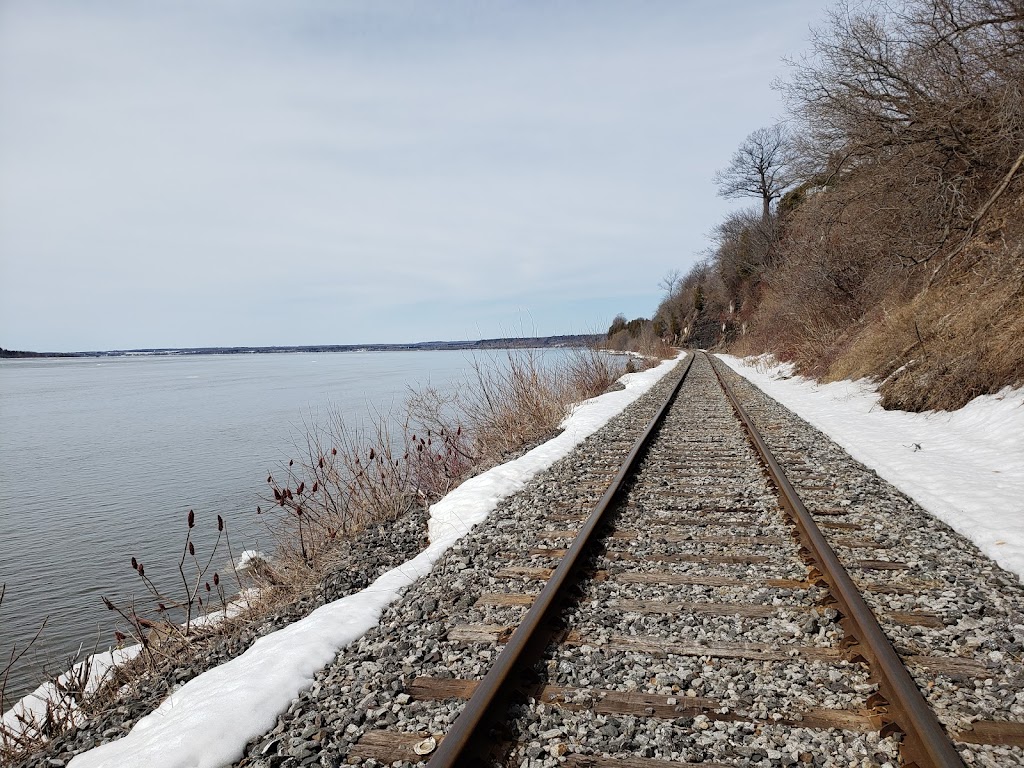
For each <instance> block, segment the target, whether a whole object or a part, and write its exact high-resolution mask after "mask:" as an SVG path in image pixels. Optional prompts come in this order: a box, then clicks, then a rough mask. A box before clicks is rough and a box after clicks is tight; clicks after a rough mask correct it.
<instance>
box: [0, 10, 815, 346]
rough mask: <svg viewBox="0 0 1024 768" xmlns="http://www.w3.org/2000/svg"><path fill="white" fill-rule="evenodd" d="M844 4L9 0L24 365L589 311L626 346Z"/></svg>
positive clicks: (8, 310)
mask: <svg viewBox="0 0 1024 768" xmlns="http://www.w3.org/2000/svg"><path fill="white" fill-rule="evenodd" d="M684 6H686V7H684ZM820 6H821V3H818V2H796V1H795V0H794V1H793V2H791V3H787V4H785V5H784V6H783V5H773V6H772V7H771V8H765V7H763V4H756V3H745V4H743V5H742V7H740V6H736V5H731V6H729V7H728V8H727V9H721V10H710V9H709V10H701V11H694V10H693V7H692V6H690V4H681V3H674V2H671V3H670V2H651V3H643V4H636V5H630V6H628V7H627V6H623V5H621V4H618V3H608V4H605V3H583V2H579V3H564V4H558V5H557V6H556V5H551V6H550V7H549V6H547V5H546V4H519V3H484V4H478V3H473V4H464V3H454V2H453V3H440V4H431V5H430V6H424V5H422V4H411V3H409V4H404V3H395V4H392V3H386V4H381V3H339V4H335V3H325V2H304V3H291V4H280V3H260V2H255V3H245V4H237V3H229V2H224V3H212V4H211V3H191V4H190V3H185V4H174V5H173V6H157V5H151V4H138V3H114V2H108V3H85V2H40V1H38V0H33V1H32V2H29V0H22V1H21V2H18V1H17V0H15V1H14V2H8V3H7V4H5V6H4V8H3V10H2V11H0V14H2V16H0V30H2V31H0V167H2V169H3V174H2V176H0V278H2V279H0V330H2V333H0V344H3V346H6V347H13V348H30V349H82V348H104V347H133V346H163V345H168V346H177V345H206V344H277V343H296V344H301V343H307V342H308V343H323V342H331V341H333V342H337V343H345V342H370V341H414V340H419V339H422V338H445V337H452V338H465V337H467V336H472V335H477V334H482V335H500V331H501V328H502V327H506V328H507V327H509V326H514V325H516V323H517V322H518V319H519V318H518V317H517V313H518V314H521V313H522V312H524V311H525V312H527V313H530V312H534V310H536V311H535V312H534V314H535V315H536V316H538V317H540V318H541V319H540V320H538V321H537V329H536V331H537V332H538V333H561V332H565V331H566V330H567V329H569V328H571V327H578V325H577V323H578V320H579V318H578V317H575V316H574V315H573V314H572V312H573V311H574V308H575V311H579V308H580V307H581V306H583V305H586V306H587V307H588V310H587V311H589V312H591V313H593V314H599V310H598V309H596V308H595V307H593V306H592V305H591V304H590V298H591V297H602V300H603V301H604V302H605V303H604V304H603V305H602V306H603V307H604V313H605V315H606V321H605V322H607V320H610V318H611V316H612V315H614V314H615V313H616V312H617V311H620V309H623V310H624V309H627V307H625V306H623V305H628V306H630V307H641V308H643V307H646V309H640V310H637V311H649V309H650V308H651V307H652V306H653V304H654V302H655V300H656V293H657V281H658V279H659V278H660V276H661V275H662V274H664V273H665V272H666V271H667V270H668V269H670V268H673V267H684V266H685V265H686V264H687V263H689V262H690V261H692V260H693V258H695V255H696V254H697V253H698V252H699V251H700V250H701V249H702V248H703V247H704V246H705V242H704V233H705V232H707V231H708V230H709V229H710V226H711V225H712V224H713V223H714V221H715V220H716V219H717V218H718V217H719V216H720V215H721V214H722V212H723V211H725V210H726V205H725V203H724V202H723V201H720V200H718V199H716V198H715V196H714V188H713V186H712V184H711V175H712V173H713V171H714V170H715V168H717V167H718V166H720V165H721V164H722V163H723V162H724V160H725V159H727V158H728V156H729V155H730V153H731V152H732V150H733V148H734V146H735V144H736V143H737V142H738V141H739V140H741V139H742V137H743V136H745V135H746V134H747V133H748V132H749V131H750V130H751V129H752V128H755V127H757V126H758V125H760V124H762V123H767V122H770V121H771V120H772V119H773V117H774V116H775V113H776V112H777V111H778V108H779V106H778V103H777V100H776V97H775V95H774V94H773V93H772V92H771V91H770V90H769V88H768V83H769V81H770V79H771V78H772V77H773V76H774V75H776V74H779V73H781V71H782V65H781V63H780V61H779V59H780V57H781V56H782V55H783V54H786V53H795V52H796V51H798V50H799V48H800V46H801V45H802V41H803V40H804V39H805V38H806V30H807V25H808V24H809V23H811V22H813V21H814V20H815V18H816V16H817V15H818V14H819V13H820ZM26 286H29V287H31V290H26V289H25V287H26ZM552 297H556V298H557V297H560V298H561V300H562V301H561V304H562V306H564V308H565V309H564V311H561V312H559V311H557V309H554V308H553V298H552ZM554 303H557V302H554ZM403 307H410V308H413V307H415V308H416V315H415V318H413V317H412V316H411V315H410V314H409V313H407V312H405V311H403ZM488 307H490V308H491V309H488ZM512 307H515V308H516V309H515V310H512V309H511V308H512ZM495 308H499V310H498V311H495ZM503 313H504V314H503Z"/></svg>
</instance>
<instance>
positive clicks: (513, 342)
mask: <svg viewBox="0 0 1024 768" xmlns="http://www.w3.org/2000/svg"><path fill="white" fill-rule="evenodd" d="M603 339H604V336H603V335H602V334H573V335H566V336H518V337H508V338H500V339H477V340H476V341H420V342H415V343H411V344H314V345H308V346H298V345H296V346H273V347H165V348H159V349H114V350H104V351H92V352H24V351H17V350H11V349H4V348H3V347H0V358H29V357H133V356H142V355H167V356H170V355H254V354H274V353H282V352H402V351H416V352H422V351H425V350H460V349H466V350H474V349H545V348H548V347H552V348H554V347H590V346H593V345H594V344H596V343H597V342H598V341H601V340H603Z"/></svg>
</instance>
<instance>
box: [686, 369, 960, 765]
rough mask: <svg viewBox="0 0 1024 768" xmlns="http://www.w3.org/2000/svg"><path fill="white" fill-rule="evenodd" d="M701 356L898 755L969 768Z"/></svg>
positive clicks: (743, 413) (727, 391)
mask: <svg viewBox="0 0 1024 768" xmlns="http://www.w3.org/2000/svg"><path fill="white" fill-rule="evenodd" d="M703 354H704V355H705V357H706V358H707V360H708V364H709V365H711V369H712V370H713V371H714V372H715V376H716V377H717V378H718V381H719V383H720V384H721V386H722V389H723V390H724V391H725V394H726V396H727V397H728V398H729V401H730V402H731V403H732V406H733V408H734V409H735V411H736V414H737V416H738V417H739V420H740V422H741V423H742V424H743V427H744V429H745V430H746V431H747V434H748V435H749V436H750V441H751V443H753V445H754V448H755V449H756V450H757V453H758V454H759V455H760V456H761V460H762V461H763V462H764V465H765V467H766V469H767V471H768V474H769V475H770V476H771V479H772V481H773V482H774V483H775V485H776V487H777V488H778V490H779V497H780V500H781V501H782V505H783V507H784V508H785V509H786V511H787V512H788V513H789V514H790V517H791V518H792V519H793V522H794V523H795V524H796V527H797V530H798V532H799V534H800V539H801V542H802V543H803V546H804V547H805V548H806V550H807V551H808V552H809V553H810V555H811V557H812V558H813V560H814V563H815V565H816V567H817V569H818V571H819V573H820V574H821V576H822V578H824V580H825V581H826V582H827V583H828V585H829V590H830V592H831V594H832V597H833V598H834V599H835V600H836V602H837V604H838V608H839V611H840V613H841V614H842V616H843V617H844V620H843V622H842V624H843V628H844V630H845V631H846V632H847V637H850V636H851V635H852V638H853V640H854V641H855V642H856V643H857V644H858V647H857V651H859V652H860V654H861V655H862V656H863V657H864V659H865V661H866V662H867V663H868V664H869V666H870V668H871V670H872V671H873V672H874V674H875V676H876V677H877V679H878V683H879V690H880V693H881V695H882V699H881V701H879V702H878V705H877V706H879V707H880V709H881V711H882V715H883V719H884V720H885V721H888V723H889V724H891V725H894V726H895V727H896V729H898V730H899V731H900V732H902V733H903V743H902V744H901V745H900V752H901V755H902V757H903V760H904V766H905V768H915V767H916V768H965V766H964V762H963V760H962V759H961V757H960V755H959V754H958V753H957V751H956V747H955V746H954V745H953V743H952V741H951V740H950V738H949V736H948V735H947V734H946V732H945V730H944V729H943V727H942V724H941V723H940V722H939V720H938V718H937V717H936V716H935V712H934V711H933V710H932V708H931V707H929V706H928V702H926V701H925V699H924V696H922V695H921V690H920V689H919V688H918V687H917V684H916V683H915V682H914V679H913V678H912V677H911V676H910V672H908V671H907V668H906V666H905V665H904V664H903V662H902V661H901V660H900V657H899V655H898V654H897V653H896V649H895V648H893V646H892V643H891V642H890V640H889V638H888V637H887V636H886V634H885V632H884V631H883V630H882V627H881V626H880V625H879V624H878V619H877V618H875V614H874V613H873V612H872V611H871V609H870V608H869V607H868V605H867V603H866V602H865V601H864V597H863V596H862V595H861V593H860V590H858V589H857V586H856V585H855V584H854V583H853V579H851V578H850V574H849V573H848V572H847V571H846V568H845V567H843V564H842V563H841V562H840V560H839V557H838V556H837V555H836V553H835V551H834V550H833V549H832V547H831V545H830V544H829V543H828V541H826V539H825V536H824V535H823V534H822V532H821V529H820V528H818V524H817V523H816V522H815V521H814V518H813V517H812V515H811V513H810V512H809V511H808V510H807V507H805V506H804V504H803V502H802V501H801V500H800V497H799V496H798V495H797V492H796V489H795V488H794V487H793V485H792V484H791V483H790V482H789V480H788V479H787V478H786V475H785V473H784V472H783V471H782V467H780V466H779V463H778V461H776V460H775V457H774V456H773V455H772V452H771V451H770V450H769V448H768V445H767V443H765V441H764V438H763V437H761V433H760V432H758V430H757V428H756V427H755V426H754V423H753V421H752V420H751V418H750V416H748V415H747V412H746V410H745V409H744V408H743V406H742V405H740V402H739V400H738V399H737V398H736V396H735V394H734V393H733V391H732V388H731V387H730V386H729V384H728V382H726V381H725V378H724V377H723V376H722V375H721V373H719V371H718V369H717V368H716V367H715V364H714V363H713V362H712V361H711V356H710V355H708V354H707V353H706V352H704V353H703ZM883 732H885V729H883Z"/></svg>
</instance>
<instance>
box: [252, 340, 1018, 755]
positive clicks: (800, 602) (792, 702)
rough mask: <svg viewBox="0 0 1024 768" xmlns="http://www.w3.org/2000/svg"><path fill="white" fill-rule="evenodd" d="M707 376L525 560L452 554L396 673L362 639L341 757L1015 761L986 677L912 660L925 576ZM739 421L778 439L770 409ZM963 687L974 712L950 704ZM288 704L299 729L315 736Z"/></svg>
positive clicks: (613, 447) (265, 745)
mask: <svg viewBox="0 0 1024 768" xmlns="http://www.w3.org/2000/svg"><path fill="white" fill-rule="evenodd" d="M719 366H721V364H720V363H718V364H713V363H712V360H711V358H710V357H708V356H706V355H704V354H702V353H701V354H697V355H696V356H691V357H689V358H688V361H687V363H686V364H685V373H683V374H682V376H681V377H679V379H678V384H677V385H676V386H674V387H672V391H671V393H670V394H668V396H667V397H666V398H665V402H664V407H663V408H658V409H657V410H656V412H655V413H654V414H653V415H652V416H651V418H650V421H649V422H648V423H647V425H646V428H645V429H644V430H643V434H642V435H641V436H640V437H639V439H636V440H635V442H634V441H633V440H632V439H626V436H625V434H622V435H620V436H618V437H616V438H614V439H611V440H608V441H606V444H605V445H604V446H603V449H602V452H601V454H600V455H598V456H590V457H589V458H588V461H589V463H588V464H587V465H586V466H585V467H584V466H581V467H579V468H578V470H577V475H578V480H579V485H580V487H581V488H582V493H581V494H569V495H567V496H564V497H563V496H559V495H558V494H557V493H555V494H554V500H555V502H554V503H552V504H551V506H550V508H547V509H542V510H536V516H535V519H533V520H532V523H531V525H530V526H525V527H526V528H527V529H528V530H529V531H530V532H529V533H528V536H529V537H530V538H529V540H528V541H523V542H522V544H521V546H519V547H511V546H506V547H501V546H500V545H495V546H488V545H486V544H484V543H483V542H484V541H485V540H484V539H481V540H480V542H478V543H476V544H471V545H468V549H460V550H458V551H457V552H456V553H455V557H456V558H457V559H458V558H462V559H463V560H464V566H465V567H464V568H462V570H460V566H459V564H458V563H456V567H455V569H454V570H453V571H452V572H451V573H453V574H455V575H456V576H461V575H462V574H466V576H467V577H468V575H469V574H470V573H472V574H474V576H475V582H474V584H473V585H472V587H467V584H466V583H463V582H464V579H463V578H455V579H452V578H451V573H450V574H449V576H448V579H449V581H448V582H447V584H449V585H450V591H451V594H450V595H449V596H446V595H445V594H443V593H442V594H437V597H436V599H434V598H431V597H427V598H420V597H416V598H413V599H410V600H409V601H407V602H408V605H407V607H406V608H405V609H399V612H400V613H399V615H400V616H405V617H406V620H409V619H410V618H411V619H415V620H418V621H421V622H423V623H424V626H423V627H422V628H421V629H417V633H418V634H419V636H420V638H421V639H419V640H415V639H414V640H411V641H404V642H403V643H400V644H399V646H398V647H397V648H396V650H395V651H394V653H395V654H397V655H402V654H406V655H405V656H404V657H403V658H402V659H401V660H400V662H401V663H395V664H390V666H389V668H391V669H393V670H394V671H393V672H392V673H391V674H392V677H391V678H387V677H386V676H384V677H382V676H381V674H380V666H382V665H383V666H388V665H387V664H384V663H383V662H381V660H380V659H378V658H374V654H373V652H372V651H370V650H368V649H369V648H370V647H371V646H367V647H366V648H363V649H362V650H361V651H360V650H359V649H357V650H356V652H355V655H354V657H353V658H352V659H350V660H349V661H348V662H347V663H346V665H344V666H343V667H340V668H339V669H338V670H335V671H333V672H329V673H327V674H326V675H324V676H323V678H322V679H321V680H319V681H318V683H317V686H318V687H319V686H323V687H326V686H334V687H335V688H336V689H337V690H338V691H340V692H341V695H342V696H343V697H344V696H347V697H348V699H347V700H348V701H352V702H354V701H355V700H356V699H357V698H358V696H359V694H362V693H363V692H368V693H366V695H365V696H363V697H362V700H361V702H360V704H359V706H360V707H362V710H361V711H362V712H363V713H368V714H357V715H356V716H355V718H354V719H348V720H347V722H346V721H341V722H338V719H337V718H336V722H335V725H336V726H338V725H343V726H344V729H343V734H344V738H340V740H339V743H338V745H337V752H338V755H339V757H340V758H341V759H342V760H343V761H345V762H349V763H360V762H363V763H365V764H368V765H369V764H374V763H376V764H386V765H390V764H394V763H399V762H401V763H409V764H412V763H416V762H423V761H426V762H427V763H428V765H430V766H432V767H433V768H446V767H447V766H455V765H477V764H498V765H501V764H506V765H527V766H530V765H537V766H542V765H555V764H565V765H568V766H581V767H582V766H592V767H594V768H605V766H611V765H613V764H615V765H618V766H625V767H626V768H661V767H662V766H664V765H665V764H666V762H667V764H669V765H673V764H675V765H678V764H684V765H685V764H690V765H693V764H697V765H704V766H720V765H792V764H800V763H804V764H814V765H884V764H886V763H888V764H890V765H896V764H903V765H907V766H921V767H923V766H962V765H965V764H967V763H970V764H979V765H1000V764H1018V762H1019V763H1022V764H1024V750H1022V749H1021V747H1024V726H1022V725H1021V723H1020V722H1019V720H1021V719H1024V718H1018V719H1017V721H1014V720H1012V719H1011V718H1010V717H1009V716H1007V717H1002V718H991V717H986V716H985V715H990V714H991V713H992V705H991V702H990V701H989V699H991V695H990V692H986V691H985V690H984V689H985V681H987V682H988V684H989V687H992V679H991V677H990V676H993V677H995V676H996V673H995V672H993V670H992V668H991V667H990V666H988V665H986V664H985V663H982V662H979V661H978V660H977V659H976V658H975V657H973V656H965V655H961V654H958V653H955V652H949V653H948V654H946V655H943V651H942V650H941V649H940V651H939V652H938V653H935V652H934V649H932V650H931V651H929V650H928V649H924V648H922V647H914V644H913V643H909V645H908V637H909V638H911V639H913V638H917V639H920V637H922V636H924V634H926V633H928V632H933V633H937V634H938V633H941V632H944V631H948V624H949V621H948V619H947V618H946V617H944V616H943V615H942V613H941V612H936V611H931V610H921V609H920V608H918V607H917V604H916V602H915V600H914V599H912V598H914V596H915V595H916V592H917V591H918V590H920V591H923V592H927V591H928V590H935V589H937V588H940V587H941V586H942V585H939V584H937V582H929V581H928V580H927V579H921V578H918V577H917V575H916V574H914V573H913V572H912V571H913V569H912V568H910V567H909V566H908V564H907V563H906V562H904V561H903V560H901V559H900V558H901V550H900V547H899V542H898V541H893V540H892V538H891V537H887V536H886V535H885V531H884V528H880V526H879V525H878V524H871V523H870V522H869V521H867V520H861V519H860V518H859V517H858V514H857V512H856V511H855V509H854V508H853V507H852V505H847V506H840V505H829V503H828V501H829V499H828V496H829V494H828V491H829V485H828V484H829V478H828V477H827V474H826V473H823V472H822V471H820V470H819V469H816V468H814V467H813V466H810V465H808V464H807V462H806V453H805V452H804V450H796V449H790V448H787V447H786V445H787V443H786V436H785V435H777V436H776V438H775V439H773V438H768V439H766V438H765V437H762V436H761V434H760V433H759V432H758V430H757V428H756V427H755V426H754V425H753V424H752V423H751V422H750V419H749V417H748V416H747V415H746V413H745V408H744V406H743V404H742V403H741V400H742V399H743V398H742V397H740V396H737V395H736V394H734V393H732V392H731V388H730V387H729V386H728V385H727V380H729V379H734V378H735V377H734V376H731V375H730V374H729V373H728V372H725V371H723V372H721V373H719V372H716V370H715V368H716V367H719ZM734 383H735V382H734ZM737 389H739V386H737ZM747 399H748V404H750V398H749V397H748V398H747ZM750 410H751V411H752V412H754V413H755V415H756V417H757V418H758V419H759V420H760V421H761V422H762V423H763V424H764V426H765V428H766V434H769V435H771V434H772V432H773V431H774V432H779V431H780V429H781V427H780V424H779V423H778V420H777V419H776V418H775V416H774V414H773V413H772V412H771V411H770V409H768V410H766V406H764V404H763V403H761V404H758V403H757V402H756V401H755V402H753V405H752V406H751V408H750ZM772 442H776V443H778V444H776V445H775V448H774V450H775V452H776V453H778V454H779V456H780V457H781V459H779V460H777V459H776V458H775V456H774V454H773V449H772V447H771V446H770V445H769V443H772ZM805 448H806V446H805ZM620 462H621V463H620ZM782 465H788V469H789V470H790V474H792V475H793V476H794V480H793V481H792V482H791V481H790V480H789V479H787V477H786V474H785V473H784V472H783V466H782ZM797 488H799V489H800V490H799V492H798V490H797ZM545 492H546V493H547V494H548V495H547V497H546V498H547V499H549V501H550V499H551V498H552V491H551V489H547V490H546V491H545ZM801 493H803V494H808V493H810V494H811V495H814V494H817V496H815V501H814V503H813V504H810V506H811V508H812V509H813V510H814V511H813V512H812V511H809V510H808V509H807V507H806V506H805V505H804V503H803V502H802V501H801V499H800V495H801ZM467 580H468V578H467ZM443 583H444V582H443V577H439V578H438V580H437V581H435V583H434V584H433V585H432V589H434V590H435V591H436V590H437V589H438V586H439V585H441V584H443ZM442 590H443V587H442ZM446 597H450V598H451V602H452V606H451V608H450V609H448V610H443V609H442V606H441V605H440V603H443V602H445V600H446ZM403 610H404V613H402V611H403ZM960 623H962V622H960ZM953 634H955V633H953ZM890 637H895V638H896V639H897V646H898V647H894V645H893V642H892V641H891V640H890ZM424 638H425V639H424ZM919 645H920V644H919ZM372 647H375V648H377V649H378V651H377V652H378V653H379V652H380V651H379V649H380V648H381V645H380V644H379V642H378V644H377V645H376V646H372ZM952 647H953V648H954V649H955V648H956V647H958V646H957V644H956V642H955V641H953V643H952ZM385 648H386V646H385ZM1016 662H1019V658H1018V659H1016ZM1017 667H1019V664H1017ZM1017 667H1014V669H1013V670H1011V673H1013V672H1014V671H1015V670H1017ZM398 670H400V674H398V675H397V676H396V675H395V672H396V671H398ZM364 673H365V674H364ZM1011 676H1012V674H1011ZM1004 677H1005V675H1004ZM381 680H389V682H387V683H382V682H381ZM937 680H938V681H939V683H938V684H936V681H937ZM371 681H372V682H371ZM979 681H981V682H980V683H979ZM384 684H387V685H389V686H390V690H377V689H379V688H380V687H382V685H384ZM979 684H980V687H981V692H980V693H979V694H978V699H979V701H978V704H977V707H976V708H975V710H971V711H968V710H970V707H971V706H972V705H971V702H970V696H969V695H968V696H966V700H965V698H964V696H960V698H959V699H957V703H956V704H955V705H954V704H951V703H950V702H949V699H948V692H949V690H950V689H951V688H952V689H955V690H957V691H960V692H963V691H968V693H969V689H970V688H971V687H972V686H973V687H974V688H976V689H977V688H978V687H979ZM999 684H1000V685H1004V684H1005V683H1004V682H1003V681H1002V680H1000V683H999ZM1010 685H1011V686H1012V683H1010ZM1000 690H1002V689H1000ZM958 695H959V694H958ZM1009 695H1010V696H1011V698H1012V696H1013V694H1012V688H1011V693H1010V694H1009ZM944 696H945V697H946V698H943V697H944ZM986 696H988V699H986V698H985V697H986ZM965 701H966V703H965ZM1021 702H1022V703H1024V696H1022V697H1021ZM382 704H383V706H381V705H382ZM965 708H966V709H965ZM295 709H296V712H294V713H292V715H293V716H295V717H297V718H298V719H299V720H301V722H305V723H309V722H312V724H311V725H307V726H306V728H305V730H304V731H303V732H304V733H306V735H307V736H308V735H309V731H310V729H311V728H315V727H321V728H322V729H323V726H325V725H329V723H320V724H318V723H317V722H316V720H315V719H314V720H312V721H310V720H309V718H308V717H306V718H305V719H302V714H301V710H302V707H301V706H297V707H296V708H295ZM947 710H948V711H947ZM954 710H955V711H954ZM979 713H980V714H979ZM1008 714H1009V713H1007V715H1008ZM965 715H966V717H965ZM381 725H383V726H384V727H380V726H381ZM282 730H283V729H282ZM280 739H281V737H280V736H278V737H277V741H274V740H273V738H272V737H268V739H266V740H264V741H263V742H262V743H260V744H257V745H255V747H254V749H252V750H250V755H253V756H254V758H255V756H256V755H266V754H267V753H268V752H274V751H280ZM965 756H966V757H965ZM315 757H316V755H315V754H311V755H310V756H309V759H313V758H315ZM1004 758H1005V761H1004ZM256 761H257V760H256V759H253V760H250V761H246V760H243V764H245V763H247V762H256ZM965 761H966V762H965ZM296 764H298V763H296ZM310 764H315V763H310Z"/></svg>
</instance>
